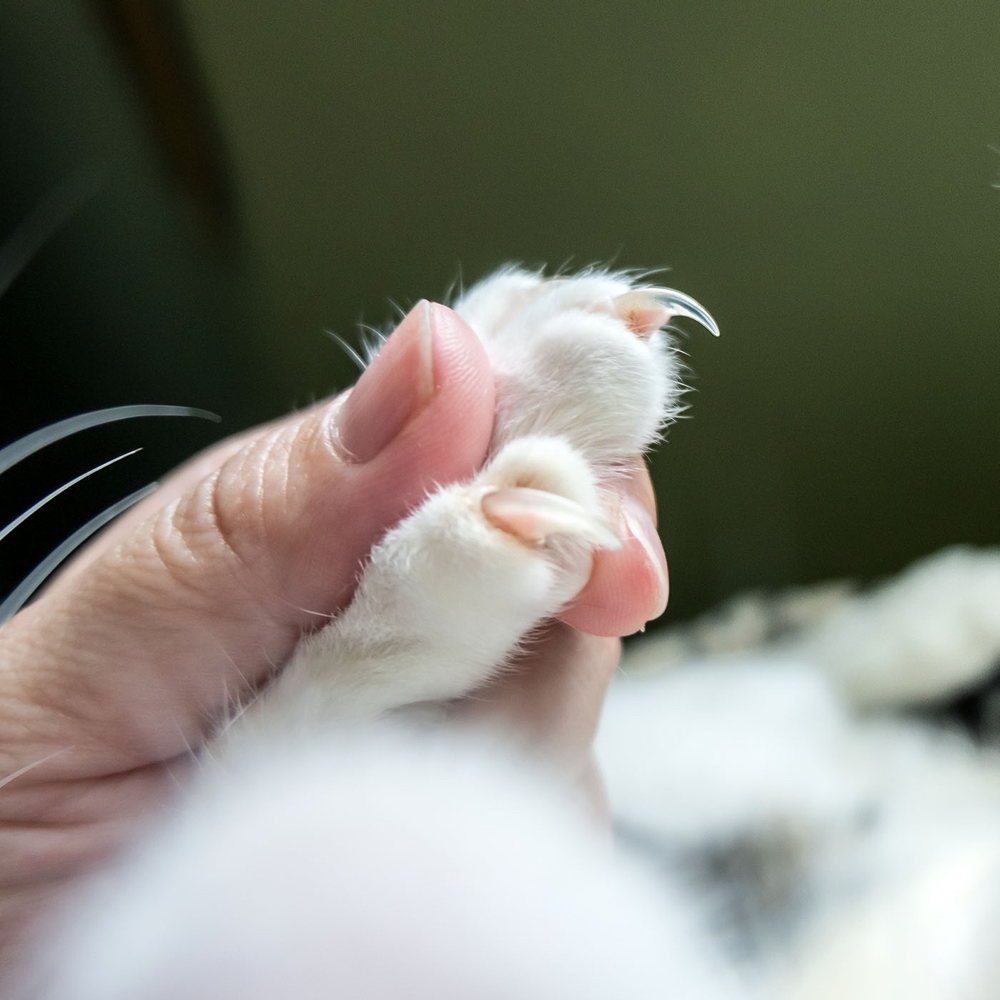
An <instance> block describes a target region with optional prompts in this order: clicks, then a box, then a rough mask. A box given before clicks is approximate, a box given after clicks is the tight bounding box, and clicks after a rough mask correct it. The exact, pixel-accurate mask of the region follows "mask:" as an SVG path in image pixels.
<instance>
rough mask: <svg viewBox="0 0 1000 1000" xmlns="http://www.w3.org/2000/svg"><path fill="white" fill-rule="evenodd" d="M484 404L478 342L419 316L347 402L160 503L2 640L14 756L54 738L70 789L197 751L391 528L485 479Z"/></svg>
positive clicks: (424, 311) (299, 422)
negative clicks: (74, 776) (481, 474)
mask: <svg viewBox="0 0 1000 1000" xmlns="http://www.w3.org/2000/svg"><path fill="white" fill-rule="evenodd" d="M493 402H494V396H493V382H492V374H491V371H490V367H489V363H488V361H487V358H486V355H485V352H484V351H483V348H482V345H481V344H480V342H479V340H478V339H477V337H476V335H475V334H474V333H473V331H472V330H471V329H470V328H469V327H468V326H467V325H466V324H465V323H464V322H463V321H462V320H461V319H460V318H459V317H458V316H457V315H456V314H455V313H453V312H452V311H451V310H449V309H446V308H445V307H444V306H440V305H432V304H430V303H427V302H421V303H420V304H418V305H417V306H416V307H415V308H414V309H413V311H412V312H410V314H409V315H408V316H407V317H406V318H405V319H404V320H403V322H402V323H401V324H400V326H399V327H398V329H397V330H396V331H395V332H394V333H393V335H392V336H391V337H390V338H389V340H388V341H387V342H386V344H385V345H384V347H383V348H382V350H381V351H380V352H379V355H378V356H377V358H376V359H375V360H374V361H373V362H372V364H371V365H370V366H369V368H368V369H367V370H366V371H365V373H364V374H363V375H362V377H361V378H360V380H359V381H358V383H357V385H355V386H354V388H353V389H352V390H350V392H349V393H347V394H345V395H342V396H340V397H338V398H337V399H335V400H333V401H332V402H331V403H329V404H326V405H324V406H321V407H317V408H315V409H313V410H310V411H308V412H307V413H305V414H302V415H300V416H298V417H296V418H295V419H292V420H288V421H283V422H281V423H280V424H278V425H276V426H274V427H273V428H272V429H270V430H269V431H267V432H265V433H264V434H263V435H261V436H259V437H257V438H255V439H253V440H252V441H251V442H250V443H248V444H246V445H245V446H244V447H242V448H241V449H240V450H238V451H237V452H236V453H235V454H232V455H230V457H228V459H227V460H226V461H225V462H224V463H223V464H222V465H221V466H220V467H219V468H218V469H216V470H215V471H213V472H211V473H210V474H209V475H207V476H206V477H205V478H203V479H201V480H200V481H198V482H196V483H195V484H193V485H191V486H190V488H188V489H187V490H186V492H183V493H182V494H181V495H177V496H173V497H171V496H170V494H169V487H168V493H167V496H166V498H165V499H166V500H167V502H166V503H165V505H162V506H160V507H159V509H157V510H155V511H154V512H152V513H151V514H150V516H149V517H147V518H146V519H145V520H144V521H142V522H141V523H139V524H137V525H134V526H132V527H131V528H130V530H129V531H128V532H127V534H125V535H124V536H122V537H119V536H117V535H116V536H114V539H113V541H112V544H111V545H110V546H109V547H107V548H106V549H105V551H104V552H102V553H101V554H100V555H99V556H98V557H96V558H92V559H90V560H89V561H88V560H81V562H80V564H79V565H80V568H79V569H77V570H76V571H74V572H72V573H70V574H67V575H65V576H64V577H63V578H59V579H57V580H56V581H55V582H54V583H53V585H52V586H51V587H50V588H49V589H48V590H47V591H46V592H45V594H44V595H43V596H42V597H41V598H40V599H39V600H38V601H36V602H35V603H34V604H32V605H30V606H29V607H27V608H25V609H24V610H23V611H22V612H21V613H20V614H18V615H16V616H15V617H14V618H13V619H12V620H11V621H10V622H8V623H7V625H6V626H5V627H4V629H3V631H2V633H0V695H2V696H3V700H4V701H5V702H7V703H8V704H9V698H8V695H9V694H10V692H4V691H3V690H2V688H3V685H4V683H7V682H9V683H13V680H12V679H16V682H17V696H16V697H17V701H18V702H19V703H20V704H21V706H22V709H21V711H23V712H24V713H25V714H26V719H25V720H22V721H23V722H24V724H25V728H26V730H27V731H29V732H31V733H32V734H33V739H32V740H31V742H32V744H33V746H32V747H31V748H30V749H29V748H26V750H27V752H28V753H32V752H35V751H42V752H44V750H45V749H46V745H47V744H48V746H49V747H51V745H52V744H51V743H50V742H49V739H47V736H51V738H52V739H55V737H56V734H58V742H59V743H60V744H62V745H63V746H65V745H66V744H67V742H72V743H73V744H74V745H75V747H76V750H75V752H74V754H73V757H74V761H75V763H74V765H73V767H74V768H79V771H78V775H79V776H83V775H92V774H97V773H107V772H108V771H109V770H121V769H123V768H126V767H134V766H140V765H142V764H146V763H150V762H152V761H154V760H163V759H167V758H169V757H172V756H175V755H177V754H178V753H181V752H183V751H184V750H185V749H186V748H187V747H189V746H190V745H192V744H195V743H197V742H199V741H200V740H201V739H202V738H203V736H204V733H205V732H206V730H207V728H208V727H209V726H210V725H211V724H212V722H213V721H214V720H215V719H217V718H218V715H219V713H220V712H221V711H222V710H223V709H224V707H225V706H226V704H227V703H229V702H230V701H231V699H232V697H233V696H234V695H235V694H236V693H237V692H239V691H240V690H241V689H247V688H250V687H254V686H256V685H258V684H260V683H261V682H262V681H263V680H264V679H265V678H266V676H267V674H268V673H269V672H270V671H271V670H272V669H273V668H274V666H275V665H276V664H279V663H281V662H282V661H283V660H284V659H285V658H287V656H288V655H289V654H290V653H291V651H292V649H293V648H294V645H295V643H296V641H297V639H298V637H299V635H300V634H301V632H302V631H303V630H306V629H310V628H315V627H318V626H320V625H322V624H323V623H324V621H325V620H326V619H327V617H328V616H329V615H331V614H333V613H334V612H336V611H337V610H338V609H339V608H340V607H342V606H343V605H344V604H345V603H346V602H347V601H348V600H349V598H350V595H351V593H352V591H353V588H354V585H355V582H356V576H357V572H358V567H359V564H360V563H361V561H362V560H363V559H364V557H365V555H366V554H367V552H368V551H369V549H370V548H371V546H372V545H373V544H374V543H375V542H376V541H377V540H378V538H379V537H380V536H381V535H382V534H383V533H384V532H385V530H386V529H387V528H388V527H390V526H391V525H393V524H394V523H395V522H396V521H398V520H399V519H400V518H401V517H403V516H404V515H405V514H406V512H407V511H408V510H409V509H410V508H411V507H413V506H414V505H416V504H417V503H419V502H420V500H421V499H422V498H423V497H424V495H425V494H426V493H427V491H428V490H430V489H431V488H432V487H433V485H434V484H435V483H442V482H449V481H453V480H456V479H461V478H465V477H467V476H470V475H472V474H473V473H474V472H475V470H476V469H477V468H478V467H479V466H480V465H481V464H482V462H483V460H484V458H485V455H486V450H487V446H488V443H489V438H490V433H491V431H492V423H493ZM151 499H155V497H154V498H151ZM3 678H7V679H8V681H7V682H5V681H4V680H3ZM67 724H69V728H70V729H71V730H72V732H67ZM50 731H51V732H50ZM62 770H63V771H64V773H65V770H66V768H65V761H64V762H63V768H62Z"/></svg>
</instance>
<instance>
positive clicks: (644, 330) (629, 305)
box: [613, 288, 719, 340]
mask: <svg viewBox="0 0 1000 1000" xmlns="http://www.w3.org/2000/svg"><path fill="white" fill-rule="evenodd" d="M613 302H614V307H615V312H616V313H617V314H618V316H620V317H621V318H622V319H623V320H624V321H625V323H626V324H627V325H628V327H629V329H631V330H632V332H633V333H634V334H635V335H636V336H637V337H641V338H642V339H643V340H646V339H647V338H648V337H649V336H650V335H652V334H653V333H655V332H656V331H657V330H659V329H660V328H661V327H663V326H665V325H666V323H667V322H668V321H669V320H671V319H673V318H674V317H675V316H684V317H686V318H687V319H693V320H694V321H695V322H696V323H700V324H701V325H702V326H703V327H705V329H706V330H708V332H709V333H711V334H712V336H713V337H718V336H719V325H718V324H717V323H716V322H715V320H714V319H712V316H711V313H709V311H708V310H707V309H706V308H705V307H704V306H703V305H701V303H700V302H697V301H696V300H695V299H693V298H691V296H690V295H685V294H684V293H683V292H678V291H677V290H676V289H675V288H636V289H633V290H632V291H631V292H625V294H624V295H618V296H616V297H615V298H614V300H613Z"/></svg>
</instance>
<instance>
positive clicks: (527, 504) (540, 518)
mask: <svg viewBox="0 0 1000 1000" xmlns="http://www.w3.org/2000/svg"><path fill="white" fill-rule="evenodd" d="M480 505H481V507H482V511H483V514H484V516H485V517H486V520H487V521H489V522H490V524H492V525H493V526H494V527H496V528H499V529H500V530H501V531H505V532H507V534H508V535H513V536H514V537H515V538H518V539H520V540H521V541H522V542H530V543H532V544H535V545H544V544H545V542H546V540H547V539H548V537H549V535H575V536H577V537H578V538H582V539H583V540H584V541H586V542H589V543H590V544H591V545H593V546H594V547H595V548H599V549H613V550H617V549H620V548H621V547H622V542H621V539H620V538H619V537H618V536H617V535H616V534H615V533H614V532H613V531H612V530H611V529H610V528H609V527H608V525H607V524H606V523H605V522H604V520H603V519H602V518H600V517H598V516H597V515H596V514H592V513H590V511H588V510H585V509H584V508H583V507H581V506H580V505H579V504H578V503H574V502H573V501H572V500H567V499H566V497H562V496H559V495H558V494H556V493H549V492H547V491H546V490H533V489H530V488H529V487H526V486H512V487H508V488H506V489H497V490H493V491H491V492H489V493H487V494H486V495H485V496H484V497H483V498H482V500H481V501H480Z"/></svg>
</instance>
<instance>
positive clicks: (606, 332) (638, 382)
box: [455, 270, 719, 466]
mask: <svg viewBox="0 0 1000 1000" xmlns="http://www.w3.org/2000/svg"><path fill="white" fill-rule="evenodd" d="M455 308H456V311H457V312H458V313H459V314H460V315H461V316H462V317H463V318H464V319H465V320H466V321H467V322H468V323H469V324H470V326H472V328H473V329H474V330H475V331H476V332H477V334H478V335H479V337H480V339H481V340H482V341H483V344H484V345H485V347H486V351H487V353H488V355H489V357H490V361H491V364H492V367H493V370H494V374H495V377H496V384H497V399H498V405H497V421H496V430H495V433H494V448H499V447H500V446H501V445H502V444H504V443H505V442H507V441H511V440H513V439H515V438H518V437H521V436H524V435H530V434H539V433H544V434H553V435H559V436H562V437H564V438H565V439H566V440H567V441H569V442H571V443H572V444H573V445H574V446H575V447H576V448H578V449H579V450H580V451H581V453H582V454H584V455H585V456H586V457H587V458H588V460H589V461H591V462H592V463H594V464H595V465H598V466H613V465H614V464H615V463H617V462H619V461H621V460H622V459H623V458H625V457H627V456H630V455H636V454H640V453H642V452H643V451H644V450H645V449H646V448H648V447H649V445H650V444H652V443H653V441H655V440H656V438H657V436H658V434H659V432H660V430H661V428H662V427H663V425H664V424H665V423H666V422H667V421H669V420H670V419H671V418H673V417H675V416H676V415H677V414H678V412H679V411H680V405H679V396H680V390H681V384H680V377H679V375H680V365H679V364H678V361H677V354H676V351H675V349H674V348H673V346H672V344H671V343H670V340H669V338H668V337H667V335H666V334H665V332H664V331H663V327H664V326H665V325H666V324H667V323H668V322H669V321H670V320H671V319H674V318H676V317H685V318H688V319H693V320H695V321H696V322H698V323H700V324H701V325H703V326H705V327H706V328H707V329H708V330H710V331H711V332H712V333H714V334H718V332H719V331H718V326H717V325H716V323H715V321H714V320H713V319H712V317H711V315H710V314H709V313H708V312H707V310H705V309H704V308H703V307H702V306H701V305H700V304H699V303H698V302H696V301H695V300H694V299H692V298H690V297H689V296H687V295H684V294H683V293H682V292H677V291H675V290H673V289H670V288H659V287H653V286H646V285H637V284H635V282H634V280H633V279H632V278H631V277H630V276H629V275H626V274H620V273H619V274H615V273H611V272H598V271H593V272H585V273H584V274H581V275H578V276H576V277H560V278H551V279H545V278H543V277H542V276H541V275H539V274H530V273H527V272H524V271H520V270H505V271H501V272H500V273H498V274H496V275H494V276H493V277H492V278H488V279H487V280H486V281H483V282H481V283H480V284H478V285H476V286H475V287H474V288H472V289H471V290H470V291H469V292H468V293H467V294H466V295H464V296H463V297H462V298H461V299H460V300H459V301H458V302H457V303H456V305H455Z"/></svg>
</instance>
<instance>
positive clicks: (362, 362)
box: [323, 330, 368, 372]
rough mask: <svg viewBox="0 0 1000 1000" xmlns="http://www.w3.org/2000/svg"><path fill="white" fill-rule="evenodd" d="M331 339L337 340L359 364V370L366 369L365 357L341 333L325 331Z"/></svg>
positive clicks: (344, 350)
mask: <svg viewBox="0 0 1000 1000" xmlns="http://www.w3.org/2000/svg"><path fill="white" fill-rule="evenodd" d="M323 332H324V333H325V334H326V335H327V336H328V337H329V338H330V339H331V340H334V341H336V342H337V344H338V345H339V346H340V348H341V349H342V350H343V352H344V353H345V354H346V355H347V356H348V357H349V358H350V359H351V360H352V361H353V362H354V363H355V364H356V365H357V366H358V371H362V372H363V371H364V370H365V369H366V368H367V367H368V365H367V364H366V363H365V359H364V358H363V357H361V355H360V354H358V352H357V351H356V350H355V349H354V348H353V347H352V346H351V345H350V344H349V343H348V342H347V341H346V340H344V338H343V337H341V336H340V334H339V333H334V332H333V330H324V331H323Z"/></svg>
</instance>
